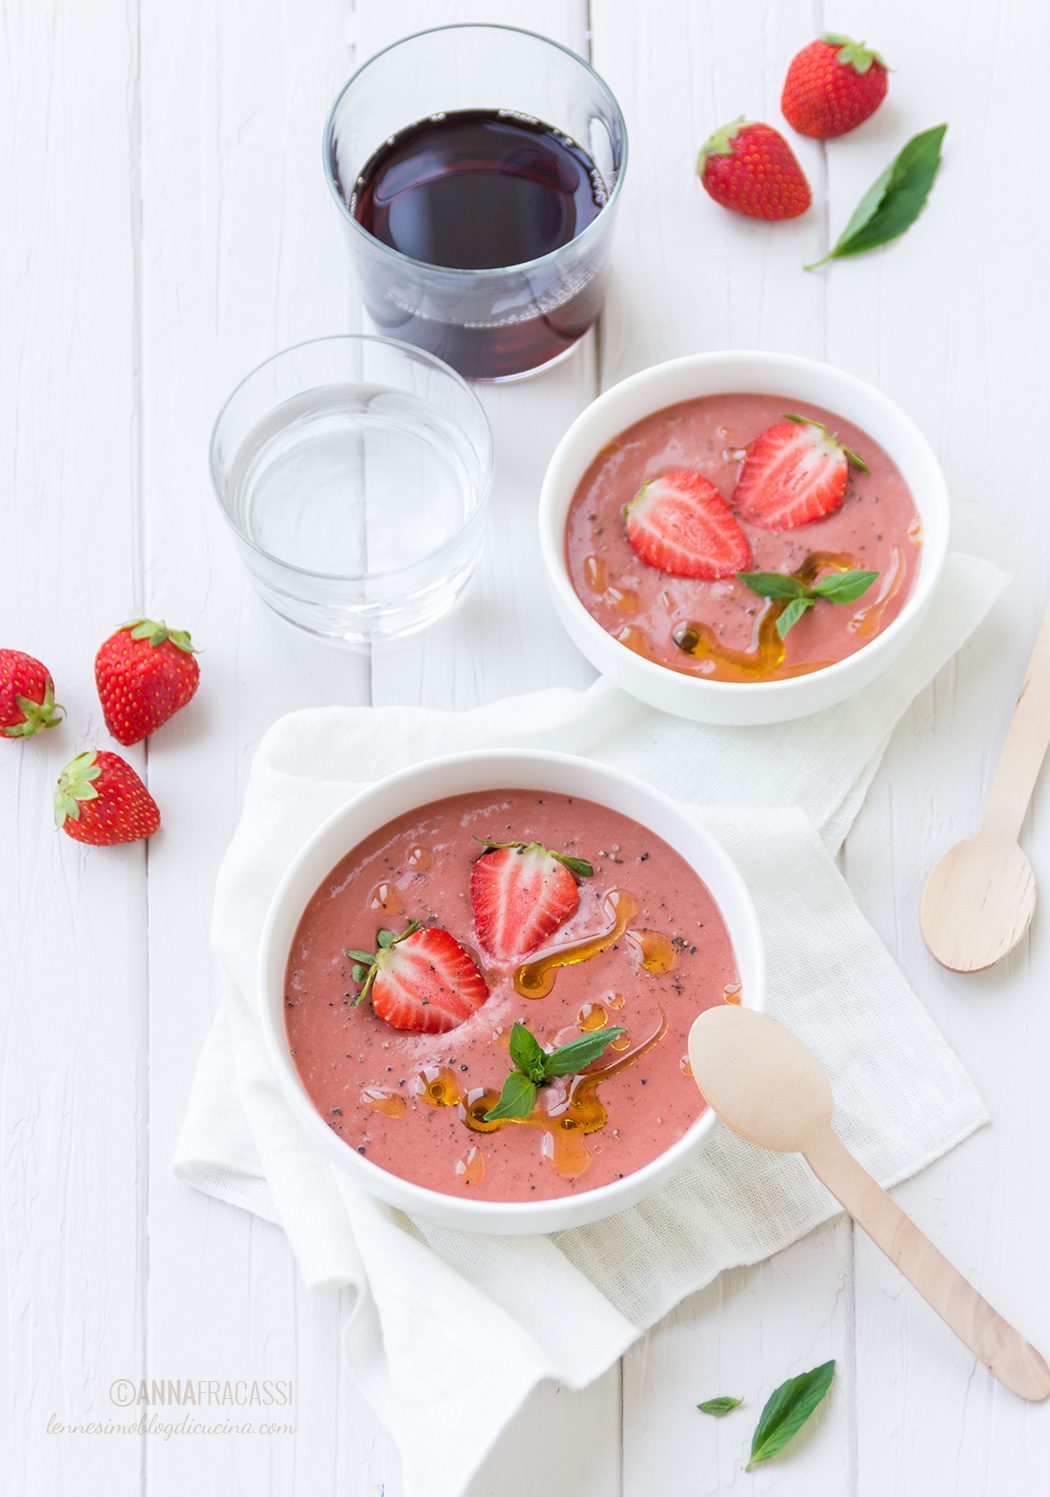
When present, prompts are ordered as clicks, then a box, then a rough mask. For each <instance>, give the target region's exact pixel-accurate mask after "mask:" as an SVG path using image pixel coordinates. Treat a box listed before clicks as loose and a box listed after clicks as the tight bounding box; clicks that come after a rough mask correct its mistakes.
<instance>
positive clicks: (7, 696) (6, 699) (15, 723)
mask: <svg viewBox="0 0 1050 1497" xmlns="http://www.w3.org/2000/svg"><path fill="white" fill-rule="evenodd" d="M64 712H65V708H64V707H60V706H59V704H58V703H57V702H56V701H55V683H54V681H52V679H51V672H50V671H49V670H48V669H47V667H46V666H43V665H41V664H40V661H39V660H36V659H34V657H33V656H32V655H27V654H26V653H25V651H24V650H0V734H2V735H3V737H5V738H32V736H33V734H34V733H39V732H40V731H41V729H42V728H54V727H57V726H58V724H59V723H60V722H61V721H62V717H63V714H64Z"/></svg>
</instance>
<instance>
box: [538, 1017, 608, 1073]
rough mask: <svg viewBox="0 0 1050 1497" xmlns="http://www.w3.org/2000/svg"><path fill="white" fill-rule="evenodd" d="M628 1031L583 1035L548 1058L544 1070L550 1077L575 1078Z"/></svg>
mask: <svg viewBox="0 0 1050 1497" xmlns="http://www.w3.org/2000/svg"><path fill="white" fill-rule="evenodd" d="M626 1033H627V1031H626V1029H598V1030H595V1032H594V1033H593V1034H581V1035H580V1038H579V1039H578V1040H570V1041H569V1043H568V1044H567V1045H561V1046H559V1048H558V1049H557V1050H552V1051H551V1053H550V1055H548V1056H547V1059H546V1062H545V1064H544V1070H545V1072H546V1074H547V1076H548V1077H550V1076H574V1075H575V1074H576V1072H577V1071H582V1070H583V1068H584V1066H586V1065H590V1063H591V1061H592V1060H597V1059H598V1057H599V1055H601V1053H602V1051H603V1050H604V1049H605V1047H606V1045H608V1043H609V1042H610V1040H615V1039H618V1038H619V1037H620V1035H621V1034H626Z"/></svg>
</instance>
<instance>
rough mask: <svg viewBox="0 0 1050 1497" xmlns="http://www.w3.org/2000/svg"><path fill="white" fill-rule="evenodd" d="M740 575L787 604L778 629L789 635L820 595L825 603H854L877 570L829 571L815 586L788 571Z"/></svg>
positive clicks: (766, 595) (764, 595) (761, 594)
mask: <svg viewBox="0 0 1050 1497" xmlns="http://www.w3.org/2000/svg"><path fill="white" fill-rule="evenodd" d="M736 575H737V579H738V580H739V581H740V582H743V583H745V584H746V585H747V586H748V587H749V588H750V589H751V591H752V592H753V593H757V594H758V596H759V597H760V598H772V599H774V601H776V602H778V603H784V602H786V603H787V607H786V608H785V609H784V610H783V612H782V613H781V614H780V615H779V617H778V618H777V633H778V634H779V635H780V637H781V639H786V638H787V634H788V630H789V629H792V628H794V626H795V625H796V624H797V623H798V621H799V619H800V618H801V617H802V615H803V614H804V613H805V612H806V611H807V610H808V609H810V608H814V607H815V606H816V605H817V603H818V602H819V601H820V599H821V598H823V599H824V601H825V602H826V603H855V602H856V601H857V599H858V598H860V597H862V596H863V595H864V593H866V592H867V590H868V588H869V587H870V586H871V584H872V583H873V582H874V581H875V579H876V577H878V575H879V574H878V572H859V571H850V572H829V574H828V575H827V576H826V577H822V578H821V580H820V581H819V582H814V583H813V585H812V587H807V586H806V584H805V583H804V582H800V581H799V580H798V578H797V577H792V576H791V574H790V573H788V572H737V574H736Z"/></svg>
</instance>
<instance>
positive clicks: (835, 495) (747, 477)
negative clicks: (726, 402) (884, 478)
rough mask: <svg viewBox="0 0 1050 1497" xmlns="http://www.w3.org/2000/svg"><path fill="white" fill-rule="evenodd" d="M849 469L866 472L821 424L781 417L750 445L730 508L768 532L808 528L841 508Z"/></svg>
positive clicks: (860, 460)
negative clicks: (804, 526) (799, 527)
mask: <svg viewBox="0 0 1050 1497" xmlns="http://www.w3.org/2000/svg"><path fill="white" fill-rule="evenodd" d="M851 465H852V466H853V467H855V468H859V469H860V470H861V472H863V473H867V472H868V471H869V469H868V465H867V463H866V462H865V461H864V459H863V458H862V457H860V456H859V454H858V453H856V452H853V451H852V450H851V449H850V448H849V447H846V446H845V445H844V444H843V443H842V442H840V441H839V439H838V437H836V436H833V435H832V433H831V432H829V431H828V429H827V427H826V426H825V425H824V424H823V422H820V421H814V420H813V419H812V418H811V417H809V416H796V415H785V416H784V418H783V420H781V421H777V422H775V423H774V424H773V425H772V426H767V427H766V429H765V431H763V432H760V433H759V435H758V436H757V437H756V438H755V440H754V441H753V442H752V443H751V446H750V448H749V449H748V454H747V457H746V458H745V459H744V464H743V467H742V468H741V469H740V476H739V478H738V479H737V483H736V488H735V489H734V491H733V500H732V504H733V508H734V509H735V510H736V512H737V513H738V514H739V515H741V516H742V517H743V518H744V519H745V520H748V521H750V523H751V524H752V525H760V526H762V527H763V528H764V529H766V530H793V529H795V528H796V527H797V526H799V525H809V524H812V522H813V521H814V520H822V519H823V518H824V516H825V515H830V514H832V513H833V511H835V510H836V509H838V508H839V507H840V506H841V504H842V502H843V500H844V499H845V497H846V486H847V482H848V479H849V469H850V466H851Z"/></svg>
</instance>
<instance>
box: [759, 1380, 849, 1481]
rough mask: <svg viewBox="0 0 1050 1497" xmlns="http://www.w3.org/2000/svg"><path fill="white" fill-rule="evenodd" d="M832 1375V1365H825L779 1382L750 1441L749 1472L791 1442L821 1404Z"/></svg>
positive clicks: (770, 1458) (829, 1385)
mask: <svg viewBox="0 0 1050 1497" xmlns="http://www.w3.org/2000/svg"><path fill="white" fill-rule="evenodd" d="M834 1376H835V1363H834V1362H824V1363H822V1364H821V1366H819V1367H814V1368H813V1370H812V1371H811V1372H801V1373H799V1375H798V1377H789V1378H788V1380H787V1382H786V1383H781V1385H780V1387H779V1388H777V1389H776V1390H775V1391H774V1392H773V1393H771V1394H770V1395H769V1399H768V1401H767V1403H766V1406H765V1408H764V1409H763V1410H762V1417H761V1418H760V1419H759V1421H758V1428H757V1429H756V1430H755V1433H754V1435H753V1436H752V1438H751V1459H750V1460H749V1461H748V1463H747V1469H748V1470H749V1471H750V1470H751V1468H752V1467H753V1466H757V1465H760V1464H761V1462H763V1461H769V1460H772V1458H773V1457H774V1456H775V1455H778V1454H779V1453H780V1451H782V1450H783V1448H784V1446H785V1445H786V1444H787V1443H788V1441H789V1440H792V1439H794V1437H795V1436H796V1435H797V1434H798V1432H799V1430H800V1429H801V1428H802V1426H803V1425H804V1424H805V1422H806V1420H807V1419H808V1418H809V1417H810V1415H811V1414H812V1413H813V1412H814V1411H815V1410H816V1408H817V1407H818V1405H819V1404H820V1403H821V1401H822V1399H823V1398H824V1395H825V1394H826V1393H827V1391H828V1389H829V1388H830V1387H831V1383H832V1379H833V1378H834Z"/></svg>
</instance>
